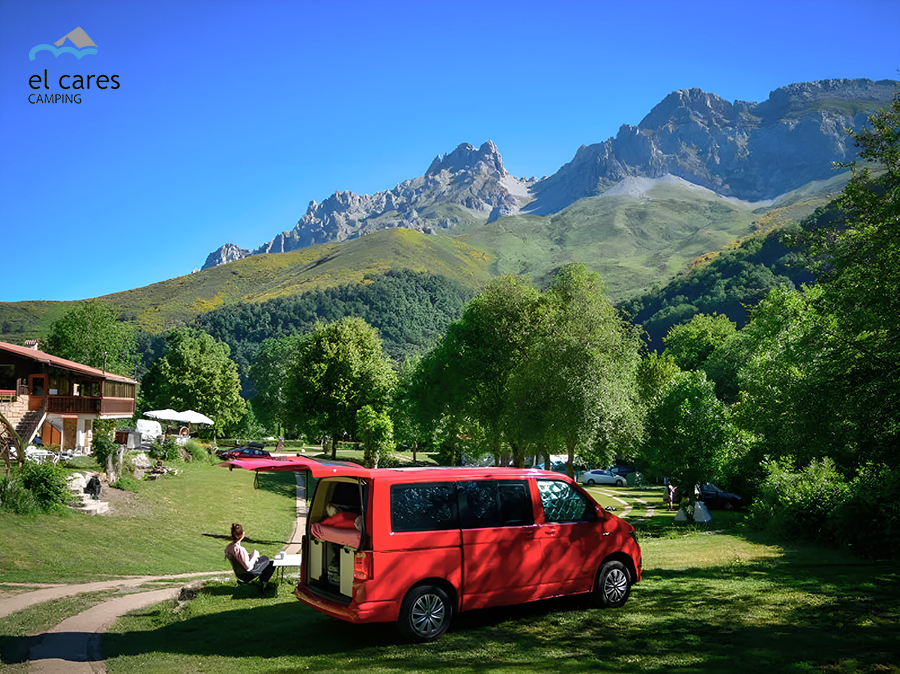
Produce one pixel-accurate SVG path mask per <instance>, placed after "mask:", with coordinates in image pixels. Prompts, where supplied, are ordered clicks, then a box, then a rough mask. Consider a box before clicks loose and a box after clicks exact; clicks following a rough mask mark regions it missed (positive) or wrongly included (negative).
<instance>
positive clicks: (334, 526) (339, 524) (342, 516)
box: [312, 512, 362, 548]
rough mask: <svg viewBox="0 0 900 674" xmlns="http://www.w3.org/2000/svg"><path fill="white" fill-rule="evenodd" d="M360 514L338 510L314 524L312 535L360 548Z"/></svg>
mask: <svg viewBox="0 0 900 674" xmlns="http://www.w3.org/2000/svg"><path fill="white" fill-rule="evenodd" d="M359 519H360V516H359V515H357V514H356V513H354V512H338V513H336V514H334V515H332V516H331V517H328V518H326V519H324V520H322V521H321V522H316V523H315V524H313V525H312V535H313V536H315V537H316V538H318V539H320V540H323V541H330V542H331V543H337V544H339V545H349V546H350V547H352V548H359V539H360V527H361V525H362V523H361V522H359V521H358V520H359Z"/></svg>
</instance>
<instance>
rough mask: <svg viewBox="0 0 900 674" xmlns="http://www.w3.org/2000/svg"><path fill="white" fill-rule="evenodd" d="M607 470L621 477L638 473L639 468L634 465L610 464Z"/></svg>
mask: <svg viewBox="0 0 900 674" xmlns="http://www.w3.org/2000/svg"><path fill="white" fill-rule="evenodd" d="M607 470H608V471H609V472H610V473H612V474H613V475H618V476H620V477H623V478H624V477H628V475H629V474H630V473H636V472H637V468H635V467H634V466H610V467H609V468H607Z"/></svg>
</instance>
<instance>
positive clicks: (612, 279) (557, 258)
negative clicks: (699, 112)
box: [459, 176, 846, 300]
mask: <svg viewBox="0 0 900 674" xmlns="http://www.w3.org/2000/svg"><path fill="white" fill-rule="evenodd" d="M845 181H846V176H843V177H838V178H835V180H834V181H827V182H825V183H820V184H815V185H812V184H811V185H810V186H807V187H805V188H804V189H802V190H797V191H796V192H792V193H790V194H789V195H786V196H785V198H784V199H781V200H779V201H778V202H776V203H775V204H772V205H768V206H765V207H755V206H754V205H751V204H746V203H743V202H738V201H734V200H727V199H723V198H721V197H719V196H716V195H715V194H713V193H711V192H709V191H707V190H702V189H695V188H691V187H687V186H684V185H682V184H667V183H661V184H657V185H655V186H654V187H652V188H651V189H649V190H648V191H647V192H646V193H643V194H640V195H626V194H622V195H614V196H603V197H590V198H587V199H581V200H580V201H578V202H576V203H575V204H573V205H572V206H569V207H568V208H566V209H565V210H563V211H561V212H560V213H558V214H556V215H551V216H544V217H540V216H535V215H515V216H508V217H505V218H500V219H498V220H496V221H495V222H493V223H490V224H487V225H484V226H482V227H480V228H477V229H473V230H469V231H468V232H466V233H465V234H463V235H461V236H460V237H459V239H460V240H461V241H463V242H464V243H467V244H469V245H471V246H473V247H475V248H480V249H482V250H484V251H485V252H486V253H488V254H489V255H490V256H491V257H492V258H493V260H494V261H493V262H492V264H491V266H490V271H491V273H492V274H503V273H514V274H529V275H531V276H532V277H534V278H535V280H536V281H537V282H539V283H543V282H546V281H547V280H548V279H549V277H551V276H552V275H553V273H554V272H555V270H557V269H558V268H559V267H561V266H563V265H565V264H567V263H569V262H581V263H583V264H585V265H586V266H588V267H589V268H591V269H594V270H596V271H598V272H600V274H601V276H602V277H603V280H604V282H605V283H606V285H607V289H608V292H609V295H610V297H611V298H612V299H614V300H623V299H626V298H628V297H631V296H634V295H636V294H639V293H642V292H645V291H648V290H649V289H650V288H652V287H654V286H657V285H663V284H665V283H667V282H668V281H669V280H671V279H672V278H673V277H674V276H675V275H676V274H678V273H679V272H682V271H684V270H685V269H686V268H688V267H689V266H690V265H691V264H692V263H693V261H694V260H695V259H696V258H699V257H701V256H704V255H706V254H709V253H710V252H714V251H718V250H720V249H722V248H724V247H726V246H728V245H729V244H730V243H732V242H735V241H738V242H739V241H740V240H741V239H743V238H744V237H746V236H749V235H751V234H753V233H756V232H760V231H763V232H765V231H769V230H772V229H776V228H778V227H780V226H782V225H783V224H784V223H785V222H787V221H789V220H799V219H802V218H803V217H805V216H806V215H808V214H809V213H811V212H812V211H813V210H815V209H816V208H817V207H818V206H821V205H823V204H824V203H826V202H827V201H828V199H829V198H830V195H831V194H833V193H834V192H836V191H838V190H839V189H840V188H841V187H842V186H843V184H844V182H845Z"/></svg>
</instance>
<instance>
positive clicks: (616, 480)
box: [581, 468, 625, 487]
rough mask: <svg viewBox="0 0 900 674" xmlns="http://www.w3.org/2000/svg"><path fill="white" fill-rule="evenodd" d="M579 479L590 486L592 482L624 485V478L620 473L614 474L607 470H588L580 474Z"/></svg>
mask: <svg viewBox="0 0 900 674" xmlns="http://www.w3.org/2000/svg"><path fill="white" fill-rule="evenodd" d="M581 481H582V482H583V483H584V484H586V485H588V486H590V485H593V484H612V485H615V486H617V487H624V486H625V478H624V477H622V476H621V475H614V474H613V473H611V472H609V471H608V470H602V469H599V468H598V469H597V470H589V471H587V472H585V474H584V475H582V476H581Z"/></svg>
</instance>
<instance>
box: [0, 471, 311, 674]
mask: <svg viewBox="0 0 900 674" xmlns="http://www.w3.org/2000/svg"><path fill="white" fill-rule="evenodd" d="M305 529H306V486H305V483H304V482H303V480H302V478H301V474H300V473H297V518H296V520H295V521H294V527H293V531H292V532H291V536H290V540H289V541H288V543H287V544H286V545H285V546H284V548H282V551H283V552H285V553H286V554H297V553H298V552H299V551H300V541H301V538H302V536H303V532H304V531H305ZM211 576H224V577H230V576H231V574H230V573H228V572H226V571H209V572H203V573H185V574H180V575H176V576H140V577H132V578H122V579H118V580H111V581H99V582H95V583H81V584H78V585H56V586H49V587H41V589H39V590H33V591H31V592H23V593H22V594H19V595H15V596H13V597H10V598H8V599H4V600H0V618H4V617H6V616H8V615H10V614H11V613H15V612H17V611H22V610H24V609H26V608H28V607H29V606H33V605H35V604H40V603H42V602H45V601H50V600H53V599H60V598H62V597H69V596H72V595H75V594H81V593H84V592H97V591H100V590H107V589H113V588H140V587H141V586H142V585H145V584H146V583H149V582H154V581H178V580H182V579H188V578H202V577H211ZM180 591H181V587H171V588H165V589H161V590H150V591H147V590H146V589H144V590H140V591H136V592H135V593H132V594H126V595H125V596H122V597H117V598H114V599H110V600H109V601H105V602H103V603H102V604H99V605H97V606H94V607H93V608H91V609H88V610H87V611H84V612H82V613H79V614H78V615H74V616H72V617H71V618H67V619H66V620H63V621H62V622H61V623H59V624H58V625H56V627H53V628H52V629H50V630H48V631H47V632H45V633H44V634H42V635H40V636H39V638H40V641H39V642H38V643H37V644H36V645H35V646H32V648H31V650H30V651H29V656H28V661H29V666H28V671H29V674H105V672H106V665H105V663H104V662H103V657H102V654H101V653H100V635H101V634H102V633H103V632H105V631H106V630H107V628H109V626H110V625H112V624H113V623H114V622H115V621H116V620H118V619H119V618H120V617H121V616H123V615H125V614H126V613H128V612H129V611H135V610H137V609H140V608H143V607H145V606H150V605H151V604H158V603H159V602H161V601H166V600H167V599H172V598H174V597H177V596H178V594H179V592H180Z"/></svg>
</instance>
